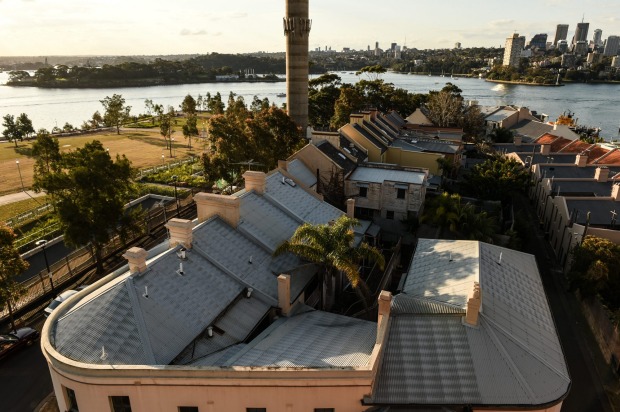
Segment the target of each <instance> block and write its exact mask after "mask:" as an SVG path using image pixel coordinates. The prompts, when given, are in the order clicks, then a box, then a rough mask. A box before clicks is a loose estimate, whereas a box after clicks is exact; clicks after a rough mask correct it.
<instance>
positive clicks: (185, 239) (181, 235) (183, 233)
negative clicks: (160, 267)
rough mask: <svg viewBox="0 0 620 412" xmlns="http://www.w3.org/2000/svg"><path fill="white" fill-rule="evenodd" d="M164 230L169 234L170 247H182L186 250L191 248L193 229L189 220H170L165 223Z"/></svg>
mask: <svg viewBox="0 0 620 412" xmlns="http://www.w3.org/2000/svg"><path fill="white" fill-rule="evenodd" d="M166 228H167V229H168V232H169V233H170V247H175V246H176V245H182V246H183V247H185V248H186V249H191V248H192V242H193V240H194V235H193V232H192V229H193V228H194V224H193V223H192V221H191V220H187V219H176V218H175V219H170V221H169V222H168V223H166Z"/></svg>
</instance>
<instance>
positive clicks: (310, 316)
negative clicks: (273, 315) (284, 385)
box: [226, 311, 377, 368]
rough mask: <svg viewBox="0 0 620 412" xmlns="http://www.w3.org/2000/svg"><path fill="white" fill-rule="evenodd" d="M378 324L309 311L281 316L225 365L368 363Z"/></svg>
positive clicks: (359, 364)
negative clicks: (287, 316)
mask: <svg viewBox="0 0 620 412" xmlns="http://www.w3.org/2000/svg"><path fill="white" fill-rule="evenodd" d="M376 329H377V325H376V323H373V322H368V321H364V320H359V319H355V318H348V317H345V316H341V315H336V314H333V313H327V312H321V311H310V312H305V313H302V314H299V315H295V316H292V317H290V318H280V319H279V320H278V321H276V322H275V323H274V324H272V325H271V326H270V327H269V328H267V329H266V330H265V331H264V332H263V333H262V334H261V335H259V336H258V337H257V338H255V339H254V340H253V341H252V342H251V343H250V344H248V345H247V346H246V347H245V348H243V349H242V350H241V351H240V352H239V353H238V354H237V355H236V356H235V357H232V358H231V359H229V360H228V361H227V362H226V366H255V367H298V368H351V367H365V366H367V365H368V364H369V361H370V355H371V353H372V350H373V347H374V344H375V337H376Z"/></svg>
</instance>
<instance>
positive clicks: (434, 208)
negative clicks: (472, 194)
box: [421, 192, 461, 239]
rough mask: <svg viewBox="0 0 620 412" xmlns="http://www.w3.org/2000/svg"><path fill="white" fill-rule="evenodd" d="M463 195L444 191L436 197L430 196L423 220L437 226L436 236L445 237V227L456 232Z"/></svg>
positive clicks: (438, 237)
mask: <svg viewBox="0 0 620 412" xmlns="http://www.w3.org/2000/svg"><path fill="white" fill-rule="evenodd" d="M460 205H461V196H459V195H458V194H450V193H448V192H443V193H442V194H441V195H439V196H436V197H434V198H432V199H431V198H429V201H428V206H427V207H426V209H425V210H424V214H423V215H422V218H421V221H422V222H430V223H432V224H433V225H436V226H437V233H436V235H435V238H437V239H440V238H443V235H444V232H445V229H450V231H451V232H454V231H455V230H454V229H455V227H456V226H455V225H456V223H457V222H458V220H459V214H458V212H459V208H460Z"/></svg>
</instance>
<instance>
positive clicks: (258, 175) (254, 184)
mask: <svg viewBox="0 0 620 412" xmlns="http://www.w3.org/2000/svg"><path fill="white" fill-rule="evenodd" d="M243 178H244V179H245V189H246V190H247V191H250V190H254V191H255V192H256V193H258V194H259V195H262V194H263V193H265V187H266V186H267V175H266V174H265V172H256V171H252V170H248V171H247V172H245V173H244V174H243Z"/></svg>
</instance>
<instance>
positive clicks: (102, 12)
mask: <svg viewBox="0 0 620 412" xmlns="http://www.w3.org/2000/svg"><path fill="white" fill-rule="evenodd" d="M584 13H585V19H584V22H586V23H590V32H589V33H588V40H592V33H593V31H594V30H595V29H601V30H602V31H603V35H602V38H603V40H605V39H606V38H607V37H609V36H610V35H620V2H618V1H617V0H611V1H610V0H602V1H596V2H595V1H590V0H582V1H577V0H540V1H534V0H525V1H522V2H520V3H519V7H518V8H511V9H510V13H507V10H506V7H505V5H504V4H502V3H499V2H498V3H495V2H488V1H481V0H470V1H468V2H462V1H456V0H447V1H443V2H424V3H423V4H420V3H419V2H410V1H404V0H399V1H396V2H391V3H389V4H387V3H386V4H381V3H377V2H374V1H370V0H358V1H356V2H355V3H349V2H344V1H341V2H333V1H328V0H310V18H311V19H313V26H312V33H311V35H310V50H314V49H316V48H317V47H320V48H321V49H322V50H324V49H325V46H327V47H331V49H332V50H335V51H341V50H342V49H343V48H344V47H348V48H350V49H355V50H366V49H367V47H368V46H370V47H371V49H372V48H374V45H375V42H379V47H381V48H382V49H388V48H389V47H390V44H391V43H394V42H396V43H398V44H399V45H401V46H407V47H409V48H418V49H435V48H452V47H454V44H455V43H456V42H460V43H461V44H462V47H463V48H469V47H503V46H504V43H505V40H506V38H507V37H509V36H511V35H512V34H513V33H515V32H516V33H519V34H520V35H521V36H525V37H526V39H527V40H528V41H529V40H530V39H531V37H532V36H534V35H535V34H538V33H547V34H548V37H549V39H550V40H553V38H554V36H555V30H556V26H557V25H558V24H568V25H569V30H568V39H571V38H572V36H573V35H574V33H575V29H576V27H577V23H578V22H581V20H582V16H583V14H584ZM283 17H284V0H269V1H265V2H257V1H256V0H234V1H228V2H218V3H217V4H211V3H205V2H198V1H195V0H178V1H177V2H174V3H160V2H152V1H146V0H130V1H120V0H92V1H89V2H83V1H77V0H57V1H56V2H53V3H50V2H44V1H43V0H0V38H2V39H3V40H2V42H0V55H1V56H52V55H146V54H164V55H165V54H194V53H196V54H203V53H208V52H219V53H246V52H258V51H265V52H284V50H285V39H284V35H283V29H282V18H283Z"/></svg>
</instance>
